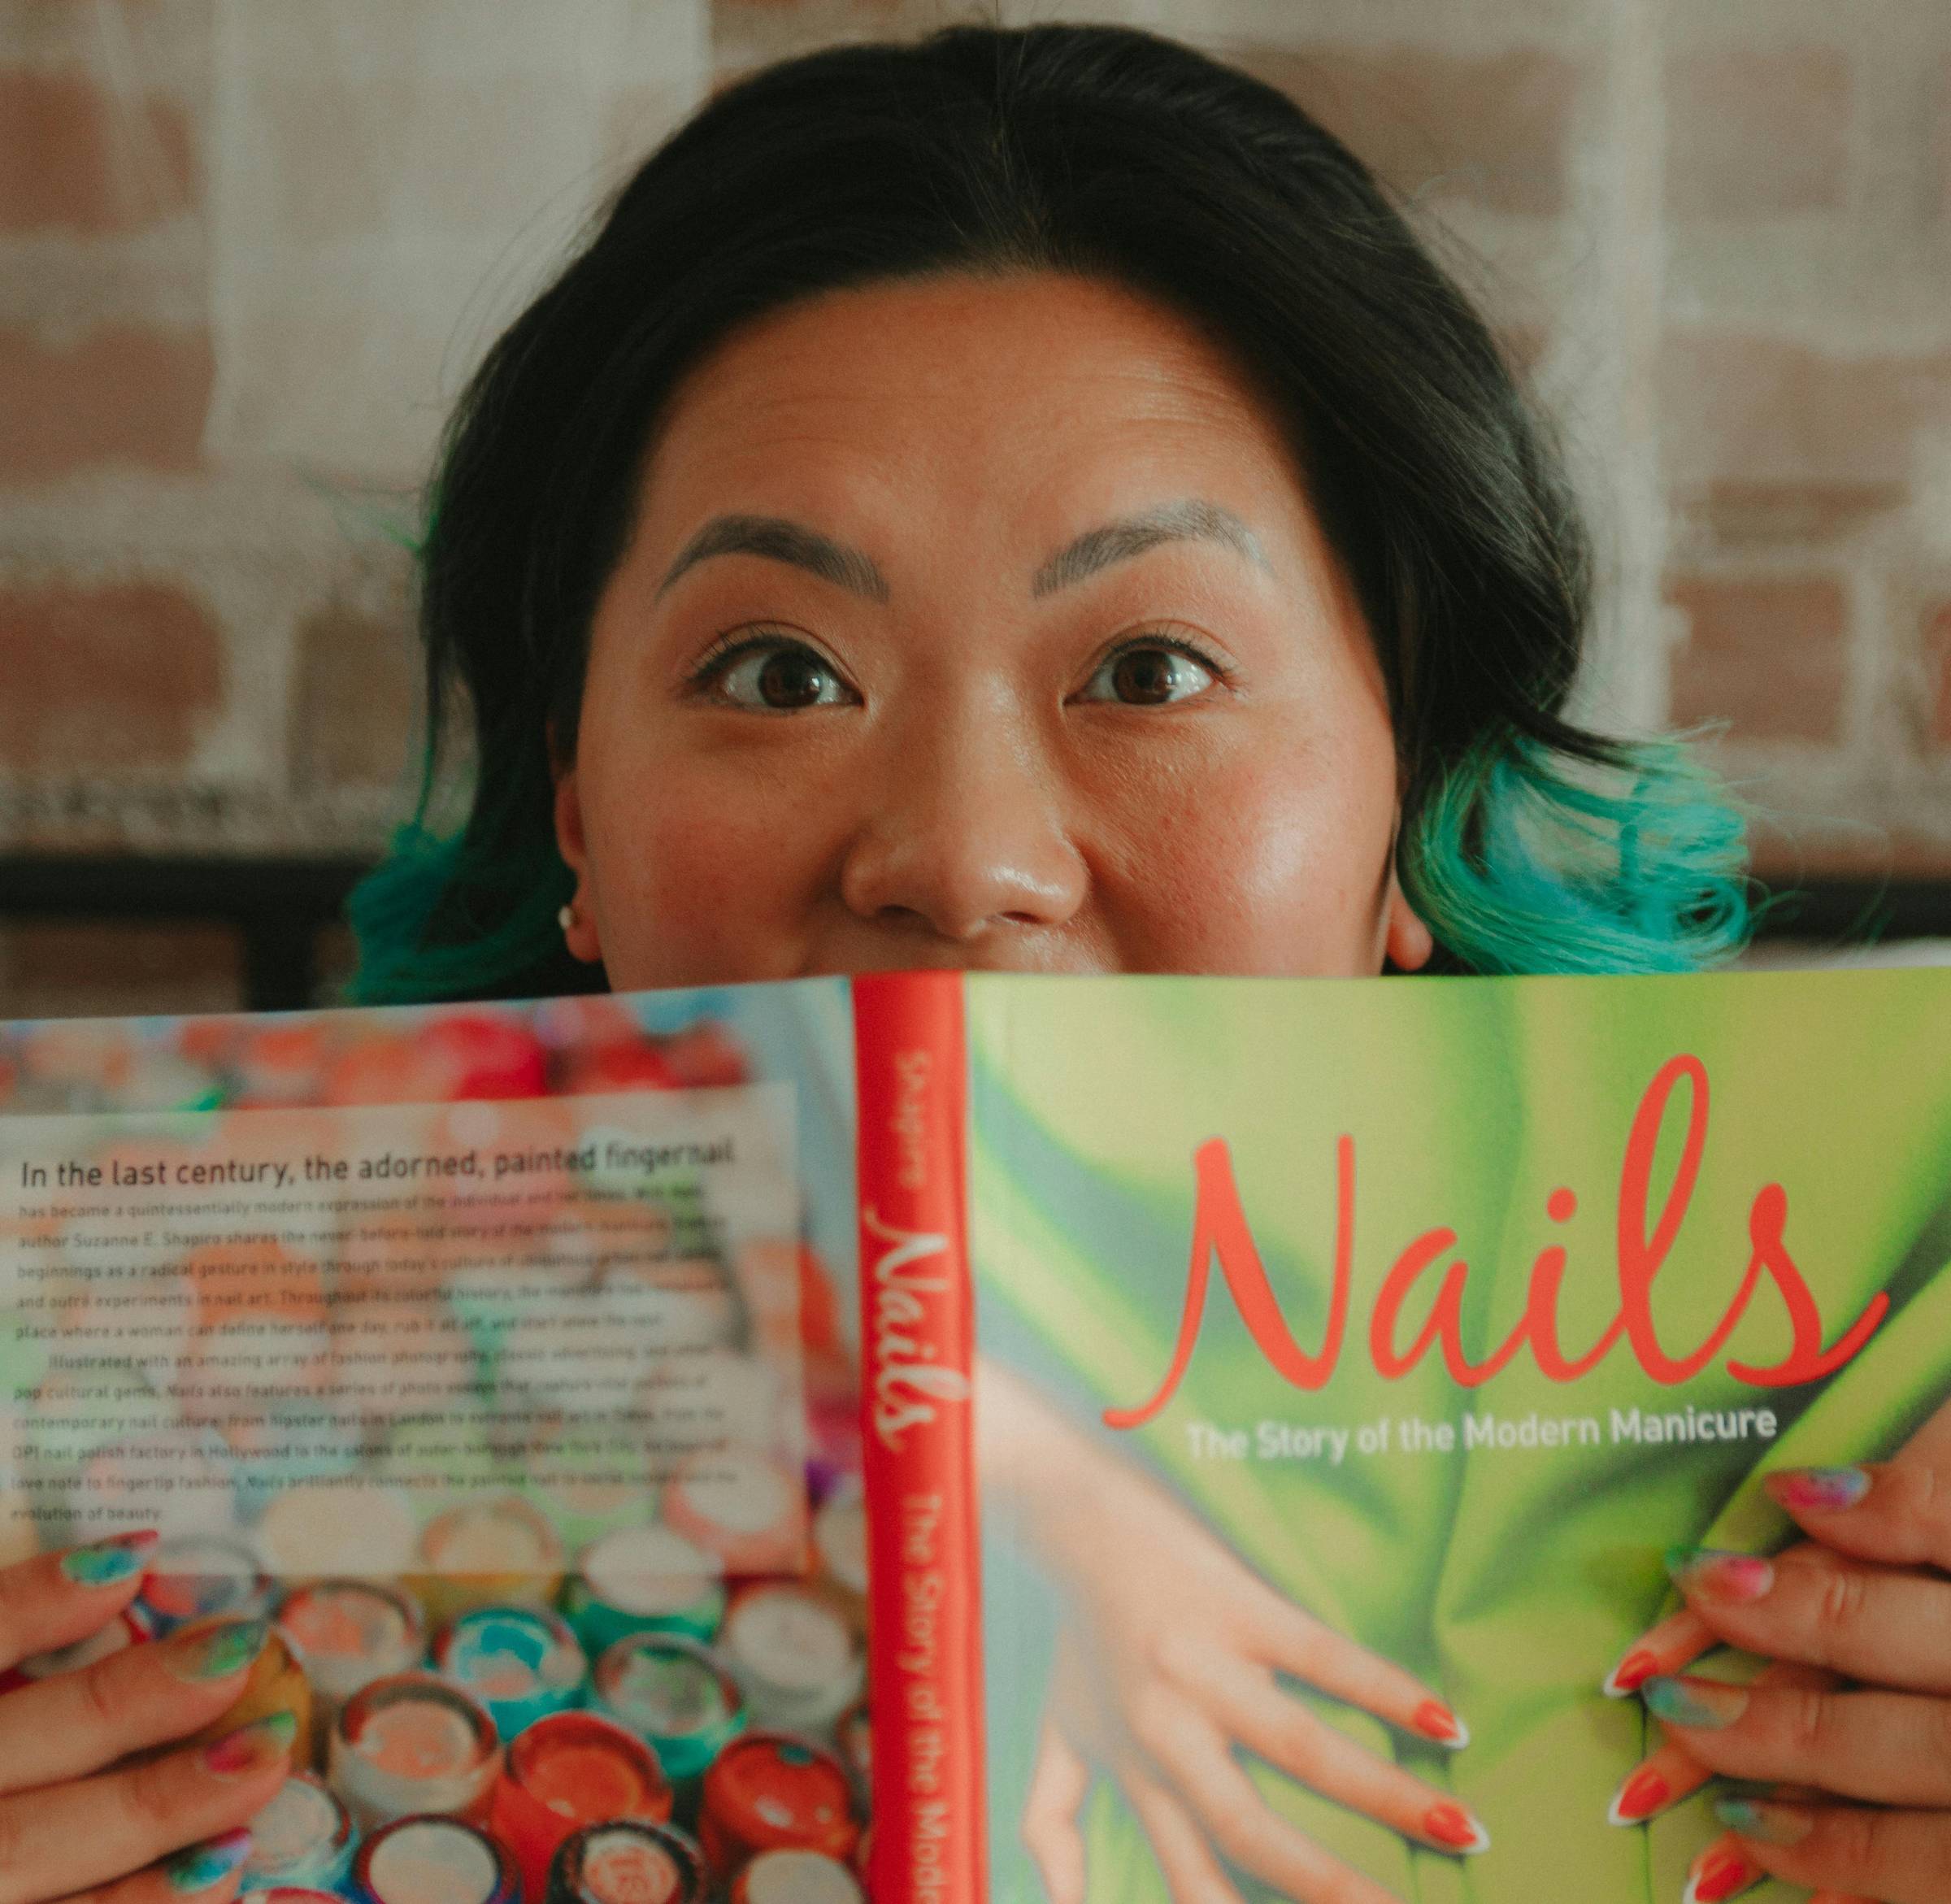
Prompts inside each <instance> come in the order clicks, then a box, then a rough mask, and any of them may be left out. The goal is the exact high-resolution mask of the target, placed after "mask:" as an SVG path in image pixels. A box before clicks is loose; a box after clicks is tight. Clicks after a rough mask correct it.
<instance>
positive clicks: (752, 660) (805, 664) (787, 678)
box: [715, 641, 852, 714]
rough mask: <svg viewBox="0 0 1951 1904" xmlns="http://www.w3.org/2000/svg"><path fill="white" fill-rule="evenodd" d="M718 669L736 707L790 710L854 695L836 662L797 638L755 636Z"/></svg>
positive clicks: (719, 680) (727, 695)
mask: <svg viewBox="0 0 1951 1904" xmlns="http://www.w3.org/2000/svg"><path fill="white" fill-rule="evenodd" d="M716 674H717V679H716V682H715V686H716V688H717V691H718V692H719V694H720V695H722V696H723V698H724V699H726V700H727V701H728V702H731V703H732V706H735V707H750V708H754V709H757V710H758V711H763V712H767V713H774V714H789V713H792V712H793V711H795V710H797V709H799V708H802V707H831V706H838V705H840V704H841V703H843V702H846V701H848V700H849V699H850V698H852V697H851V696H850V695H849V693H848V691H847V689H846V688H845V685H844V684H843V683H842V682H841V678H840V676H838V675H837V674H836V672H834V671H833V669H832V667H831V666H830V665H829V664H828V663H827V662H825V661H823V659H821V658H820V657H819V655H818V654H815V653H814V651H813V650H811V649H810V648H808V647H805V646H802V645H801V644H800V643H798V642H797V641H754V642H752V643H750V644H749V645H748V646H745V647H743V648H741V649H739V650H737V651H736V652H735V653H733V654H732V655H730V656H728V658H727V659H725V660H724V661H723V663H720V665H719V667H718V669H717V671H716Z"/></svg>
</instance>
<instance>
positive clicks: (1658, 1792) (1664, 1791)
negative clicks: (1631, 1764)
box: [1606, 1768, 1673, 1824]
mask: <svg viewBox="0 0 1951 1904" xmlns="http://www.w3.org/2000/svg"><path fill="white" fill-rule="evenodd" d="M1672 1798H1673V1787H1672V1786H1671V1785H1670V1784H1667V1782H1666V1780H1665V1779H1663V1778H1662V1777H1661V1776H1660V1775H1659V1774H1658V1772H1657V1771H1649V1770H1646V1769H1645V1768H1642V1769H1641V1770H1640V1771H1636V1772H1635V1773H1634V1774H1633V1775H1632V1777H1631V1778H1629V1779H1627V1781H1626V1782H1625V1784H1623V1785H1621V1786H1620V1787H1619V1790H1618V1791H1616V1792H1614V1793H1613V1795H1612V1803H1611V1804H1610V1806H1607V1807H1606V1817H1607V1818H1609V1819H1610V1820H1611V1821H1612V1822H1613V1824H1641V1823H1643V1822H1644V1821H1645V1819H1649V1818H1651V1817H1652V1816H1653V1813H1654V1812H1656V1811H1659V1810H1660V1809H1661V1807H1662V1806H1665V1805H1666V1804H1669V1803H1670V1802H1671V1801H1672Z"/></svg>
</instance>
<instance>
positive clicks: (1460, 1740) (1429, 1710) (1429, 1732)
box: [1409, 1699, 1470, 1747]
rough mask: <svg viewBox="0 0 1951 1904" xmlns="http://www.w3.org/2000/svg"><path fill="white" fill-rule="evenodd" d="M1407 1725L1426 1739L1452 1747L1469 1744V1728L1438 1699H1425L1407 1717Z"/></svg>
mask: <svg viewBox="0 0 1951 1904" xmlns="http://www.w3.org/2000/svg"><path fill="white" fill-rule="evenodd" d="M1409 1723H1410V1724H1411V1725H1413V1726H1414V1728H1416V1730H1417V1731H1418V1732H1420V1733H1422V1735H1423V1737H1424V1738H1426V1739H1434V1740H1435V1741H1436V1743H1437V1744H1438V1745H1449V1746H1452V1747H1456V1746H1462V1745H1468V1744H1469V1743H1470V1728H1469V1727H1468V1726H1467V1725H1466V1724H1464V1723H1463V1722H1462V1719H1458V1717H1457V1715H1456V1714H1455V1713H1453V1712H1452V1711H1450V1709H1449V1707H1448V1706H1445V1704H1444V1703H1443V1702H1441V1701H1440V1699H1425V1700H1424V1701H1423V1703H1422V1704H1421V1705H1420V1706H1418V1707H1417V1708H1416V1709H1415V1711H1414V1712H1412V1713H1411V1714H1410V1716H1409Z"/></svg>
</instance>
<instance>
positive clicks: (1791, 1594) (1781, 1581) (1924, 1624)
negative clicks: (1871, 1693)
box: [1668, 1542, 1951, 1693]
mask: <svg viewBox="0 0 1951 1904" xmlns="http://www.w3.org/2000/svg"><path fill="white" fill-rule="evenodd" d="M1668 1564H1669V1565H1670V1567H1671V1569H1672V1572H1673V1578H1674V1584H1675V1585H1676V1586H1677V1587H1678V1588H1679V1589H1680V1591H1681V1593H1684V1595H1685V1596H1686V1598H1687V1603H1688V1606H1691V1607H1692V1609H1693V1610H1694V1611H1696V1612H1697V1613H1698V1614H1699V1615H1700V1616H1701V1619H1704V1620H1705V1621H1706V1622H1707V1624H1709V1625H1710V1627H1712V1628H1713V1629H1714V1632H1715V1634H1716V1635H1717V1636H1718V1637H1719V1638H1720V1639H1721V1640H1722V1641H1723V1642H1724V1643H1725V1644H1727V1645H1730V1646H1735V1647H1738V1648H1739V1649H1740V1650H1741V1651H1743V1652H1744V1653H1755V1654H1761V1655H1762V1656H1763V1657H1764V1658H1774V1659H1798V1660H1802V1661H1805V1662H1806V1663H1808V1664H1810V1665H1812V1666H1820V1667H1827V1668H1828V1669H1829V1670H1831V1671H1836V1672H1840V1673H1844V1674H1846V1675H1847V1676H1849V1677H1850V1678H1851V1679H1859V1680H1869V1681H1871V1683H1873V1684H1876V1685H1880V1686H1893V1687H1897V1688H1901V1689H1904V1690H1905V1691H1909V1692H1915V1693H1951V1580H1942V1579H1940V1578H1937V1577H1936V1576H1933V1575H1931V1574H1927V1573H1923V1572H1919V1571H1916V1570H1914V1569H1911V1568H1905V1567H1886V1566H1883V1565H1880V1564H1878V1563H1871V1562H1867V1561H1862V1560H1856V1559H1852V1558H1849V1557H1848V1556H1846V1555H1844V1554H1836V1553H1832V1551H1830V1550H1828V1549H1827V1548H1825V1547H1821V1546H1817V1545H1811V1544H1809V1543H1806V1542H1805V1543H1803V1544H1801V1545H1797V1546H1796V1547H1794V1548H1792V1549H1791V1550H1789V1551H1788V1552H1787V1553H1786V1554H1781V1555H1779V1556H1778V1557H1777V1558H1774V1559H1770V1558H1767V1557H1766V1556H1765V1555H1762V1554H1730V1553H1725V1552H1722V1551H1720V1550H1717V1549H1714V1548H1710V1547H1696V1548H1689V1549H1686V1550H1677V1551H1676V1552H1675V1554H1673V1555H1672V1556H1671V1558H1670V1560H1669V1563H1668Z"/></svg>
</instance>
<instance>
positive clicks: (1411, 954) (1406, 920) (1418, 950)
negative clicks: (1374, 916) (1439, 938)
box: [1384, 872, 1436, 972]
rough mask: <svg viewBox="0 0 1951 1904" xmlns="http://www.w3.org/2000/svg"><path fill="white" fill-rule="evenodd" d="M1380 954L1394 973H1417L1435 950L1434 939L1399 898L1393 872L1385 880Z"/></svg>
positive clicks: (1415, 914) (1418, 916)
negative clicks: (1385, 928)
mask: <svg viewBox="0 0 1951 1904" xmlns="http://www.w3.org/2000/svg"><path fill="white" fill-rule="evenodd" d="M1384 951H1385V952H1386V953H1387V954H1388V962H1389V963H1390V964H1392V965H1393V966H1394V967H1395V968H1396V969H1397V971H1398V972H1420V971H1421V970H1422V969H1423V967H1424V966H1426V965H1427V964H1428V963H1429V962H1430V959H1432V957H1433V956H1434V954H1435V953H1436V935H1435V934H1434V933H1433V932H1431V931H1430V929H1429V928H1428V927H1427V926H1426V925H1425V924H1423V919H1422V915H1421V914H1419V912H1418V911H1416V910H1415V908H1414V906H1411V905H1410V902H1409V901H1408V900H1407V899H1406V898H1404V897H1403V896H1402V886H1401V881H1400V880H1398V879H1397V877H1396V876H1395V874H1394V873H1393V872H1392V873H1391V874H1390V875H1389V876H1388V935H1387V937H1386V939H1385V940H1384Z"/></svg>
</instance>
